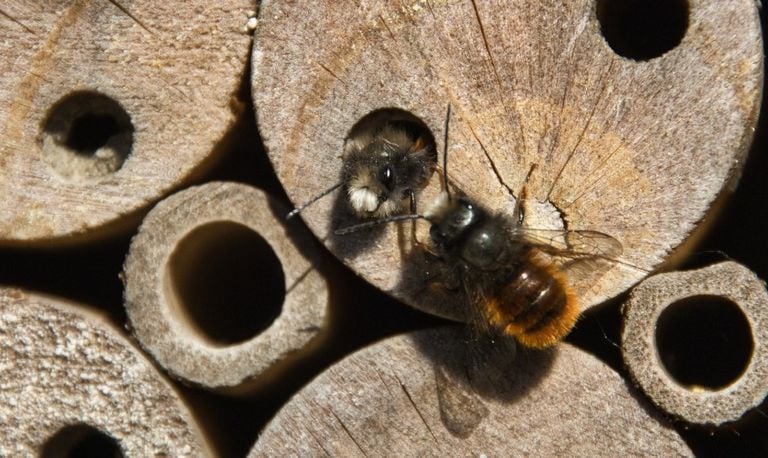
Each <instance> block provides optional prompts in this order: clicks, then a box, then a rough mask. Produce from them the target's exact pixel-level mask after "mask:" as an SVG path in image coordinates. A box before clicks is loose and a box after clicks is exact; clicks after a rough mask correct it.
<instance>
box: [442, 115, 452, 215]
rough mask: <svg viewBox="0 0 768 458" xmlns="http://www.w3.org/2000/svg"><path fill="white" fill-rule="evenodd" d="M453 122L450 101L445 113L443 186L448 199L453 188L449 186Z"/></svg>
mask: <svg viewBox="0 0 768 458" xmlns="http://www.w3.org/2000/svg"><path fill="white" fill-rule="evenodd" d="M450 123H451V104H450V102H449V103H448V112H447V113H446V114H445V130H444V132H445V137H444V138H443V186H445V193H446V194H448V200H450V199H451V190H450V188H449V187H448V125H449V124H450Z"/></svg>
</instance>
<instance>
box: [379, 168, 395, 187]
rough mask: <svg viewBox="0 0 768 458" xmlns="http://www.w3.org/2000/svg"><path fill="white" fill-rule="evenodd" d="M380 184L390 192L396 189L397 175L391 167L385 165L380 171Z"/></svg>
mask: <svg viewBox="0 0 768 458" xmlns="http://www.w3.org/2000/svg"><path fill="white" fill-rule="evenodd" d="M379 182H380V183H381V184H382V185H384V187H385V188H387V190H388V191H392V189H393V188H394V187H395V174H394V171H393V170H392V166H391V165H385V166H384V167H382V168H380V169H379Z"/></svg>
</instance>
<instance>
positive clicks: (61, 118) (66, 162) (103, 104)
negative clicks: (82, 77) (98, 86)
mask: <svg viewBox="0 0 768 458" xmlns="http://www.w3.org/2000/svg"><path fill="white" fill-rule="evenodd" d="M133 133H134V127H133V124H132V123H131V118H130V116H129V115H128V113H127V112H126V111H125V109H124V108H123V107H122V106H121V105H120V104H119V103H117V102H116V101H115V100H113V99H112V98H110V97H107V96H106V95H103V94H99V93H97V92H92V91H81V92H75V93H72V94H69V95H67V96H66V97H64V98H62V99H61V100H59V101H58V102H57V103H56V104H55V105H54V106H53V107H52V108H51V110H50V112H49V114H48V117H47V118H46V119H45V121H44V122H43V125H42V128H41V133H40V137H39V139H38V142H39V144H40V147H41V150H42V156H43V159H44V160H45V162H47V163H48V165H50V166H51V168H53V170H55V171H56V172H57V174H58V175H60V176H62V177H64V178H68V179H75V180H76V179H88V178H98V177H102V176H105V175H110V174H112V173H114V172H116V171H117V170H119V169H120V167H122V165H123V163H124V162H125V160H126V158H127V157H128V155H129V154H130V153H131V149H132V147H133Z"/></svg>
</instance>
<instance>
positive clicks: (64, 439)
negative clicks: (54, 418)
mask: <svg viewBox="0 0 768 458" xmlns="http://www.w3.org/2000/svg"><path fill="white" fill-rule="evenodd" d="M40 456H41V457H42V458H65V457H72V458H74V457H83V456H93V457H97V456H103V457H110V458H116V457H122V456H124V455H123V451H122V450H121V449H120V445H119V444H118V443H117V441H116V440H115V439H114V438H113V437H111V436H110V435H108V434H106V433H104V432H102V431H99V430H98V429H96V428H94V427H92V426H90V425H86V424H78V425H71V426H67V427H65V428H62V429H60V430H59V431H58V432H57V433H56V434H54V435H53V436H52V437H51V438H50V439H48V441H47V442H46V443H45V444H44V445H43V447H42V448H41V450H40Z"/></svg>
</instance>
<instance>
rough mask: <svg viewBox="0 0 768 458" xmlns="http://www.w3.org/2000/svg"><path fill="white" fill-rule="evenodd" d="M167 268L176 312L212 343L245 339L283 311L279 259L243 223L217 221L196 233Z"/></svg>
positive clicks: (234, 341) (186, 241) (181, 242)
mask: <svg viewBox="0 0 768 458" xmlns="http://www.w3.org/2000/svg"><path fill="white" fill-rule="evenodd" d="M168 269H169V272H168V273H169V278H170V281H171V288H172V294H173V295H174V296H175V298H176V303H177V305H178V307H179V309H178V310H177V311H178V312H179V313H180V314H181V315H182V317H183V318H185V319H186V320H185V321H187V322H188V323H189V324H190V325H191V326H192V327H193V329H195V330H196V331H198V332H199V333H201V334H202V335H203V336H204V337H206V338H207V339H209V340H211V341H213V342H214V343H216V344H219V345H232V344H236V343H239V342H243V341H245V340H249V339H251V338H253V337H254V336H255V335H257V334H258V333H260V332H262V331H263V330H265V329H266V328H268V327H269V326H270V325H271V324H272V322H273V321H274V320H275V319H276V318H277V317H278V316H279V315H280V313H281V312H282V306H283V301H284V300H285V276H284V274H283V268H282V265H281V264H280V260H279V259H278V258H277V256H276V255H275V252H274V251H273V250H272V247H270V246H269V244H268V243H267V242H266V241H265V240H264V239H263V238H262V237H261V236H260V235H259V234H257V233H256V232H254V231H253V230H251V229H250V228H248V227H246V226H243V225H242V224H238V223H234V222H231V221H220V222H213V223H208V224H205V225H203V226H200V227H198V228H196V229H195V230H193V231H192V232H190V233H189V235H187V236H186V237H185V238H184V239H183V240H181V241H180V242H179V244H178V246H177V247H176V250H175V251H174V252H173V254H172V255H171V258H170V262H169V264H168Z"/></svg>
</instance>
